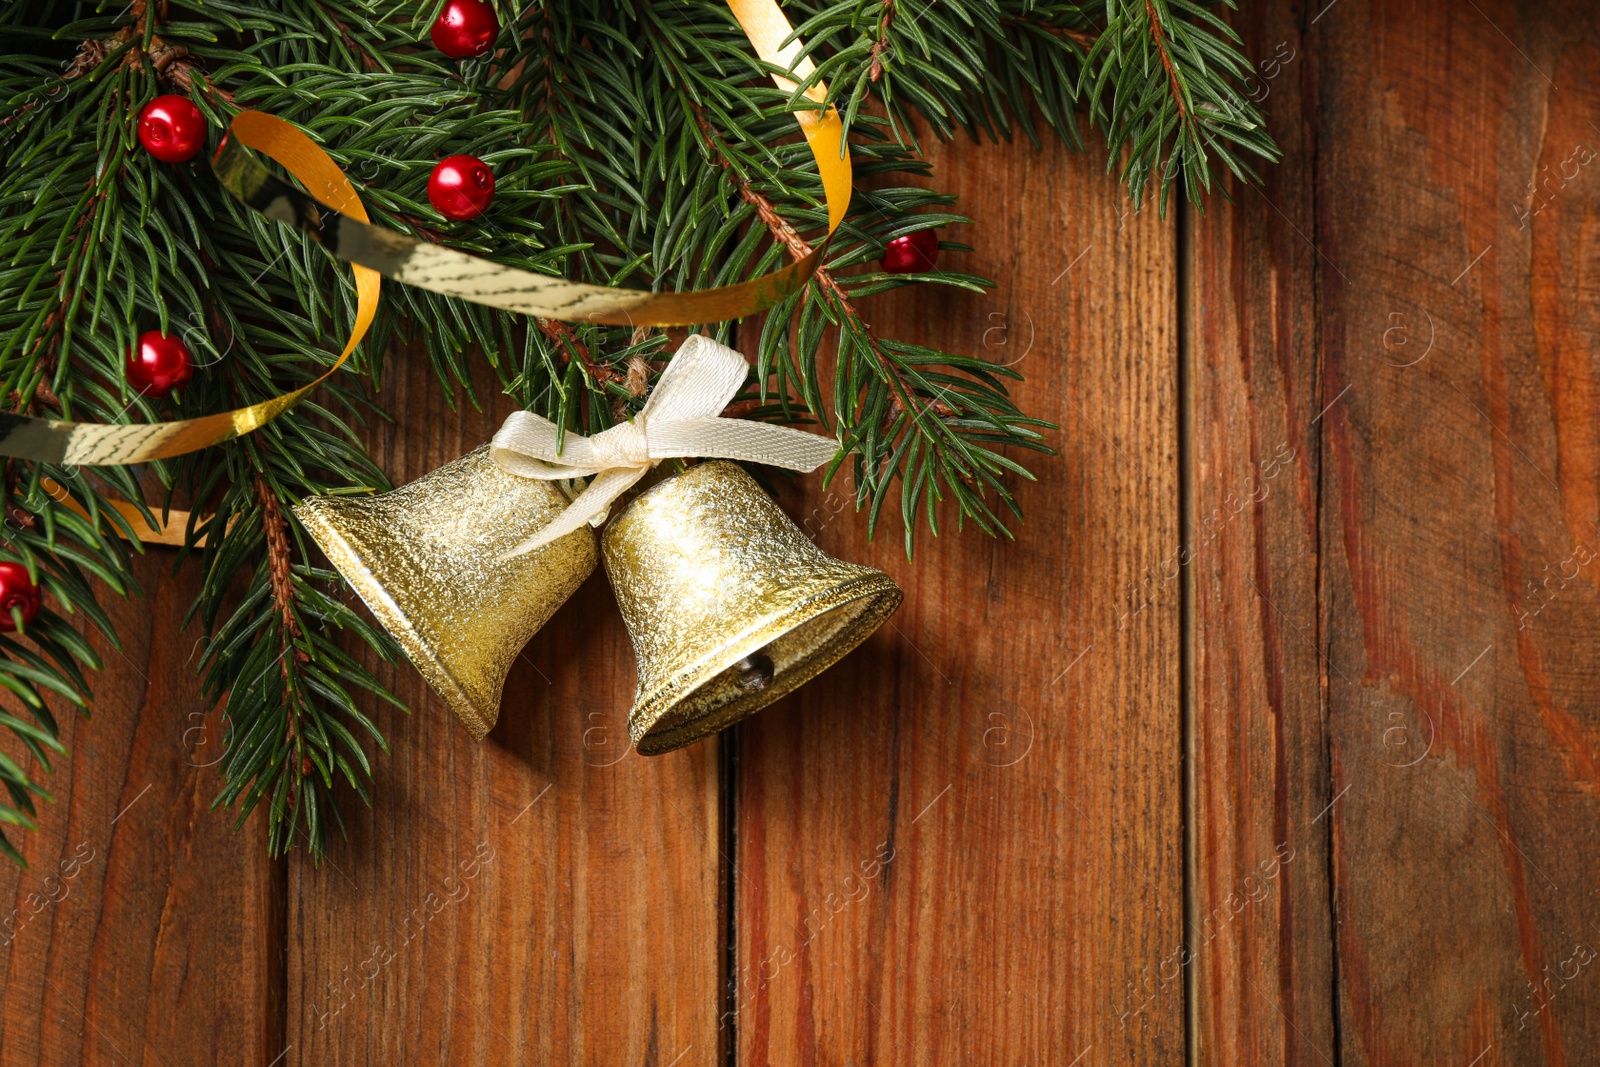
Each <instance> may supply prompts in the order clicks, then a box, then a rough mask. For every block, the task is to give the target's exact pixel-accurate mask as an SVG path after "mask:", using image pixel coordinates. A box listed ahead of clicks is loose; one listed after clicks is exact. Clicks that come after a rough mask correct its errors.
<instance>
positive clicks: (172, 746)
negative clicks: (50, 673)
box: [0, 548, 284, 1067]
mask: <svg viewBox="0 0 1600 1067" xmlns="http://www.w3.org/2000/svg"><path fill="white" fill-rule="evenodd" d="M171 571H172V553H171V552H170V551H168V550H166V549H161V548H156V549H152V550H151V551H150V553H149V554H148V555H147V556H146V557H145V558H144V559H141V560H139V561H138V563H137V565H136V571H135V573H136V575H137V577H138V580H139V582H140V583H141V585H142V586H143V588H144V590H145V597H144V599H142V600H131V601H119V600H117V599H116V598H115V597H113V596H110V595H109V594H108V595H107V597H106V604H107V607H108V608H109V609H110V611H111V614H112V616H113V618H114V619H115V621H116V624H117V631H118V633H119V634H120V636H121V637H122V641H123V649H122V651H121V652H118V651H117V650H116V649H115V648H112V647H111V646H110V645H109V644H108V643H107V642H106V641H105V640H103V639H101V638H99V637H98V636H96V637H95V638H94V644H95V647H96V649H97V651H99V653H100V655H101V657H102V658H103V659H104V661H105V669H104V670H103V671H101V672H100V673H99V674H98V675H96V676H95V677H94V679H93V681H94V688H95V693H96V695H97V697H98V699H97V702H96V704H95V706H94V718H93V719H92V720H89V721H84V720H83V719H81V718H78V717H77V716H74V715H72V714H71V713H70V712H67V711H65V710H64V709H58V717H59V718H60V720H61V724H62V739H63V740H64V741H65V742H66V744H67V745H68V747H69V750H70V757H69V758H68V759H66V760H63V761H61V762H59V763H58V764H57V766H56V772H55V773H54V774H53V775H51V776H49V777H48V778H47V779H46V780H45V781H46V787H47V788H48V789H50V790H51V792H52V793H53V794H54V796H55V797H56V800H55V802H54V803H52V804H47V805H45V806H44V808H43V809H42V811H41V818H40V828H39V830H38V831H36V832H34V833H23V834H17V835H15V837H14V840H16V841H18V842H19V844H20V847H21V848H22V850H23V852H24V853H25V854H26V856H27V857H28V862H29V864H30V868H31V869H30V870H28V871H20V870H18V869H17V868H15V867H14V866H13V865H12V864H10V863H5V862H0V902H3V903H0V1050H3V1051H4V1062H5V1063H6V1064H7V1065H8V1067H11V1065H17V1067H21V1065H24V1064H34V1063H40V1064H43V1063H50V1064H57V1063H68V1062H72V1063H118V1064H130V1063H132V1064H180V1063H183V1064H189V1063H194V1064H201V1063H205V1064H241V1065H244V1064H252V1065H255V1064H263V1063H267V1062H268V1061H270V1060H271V1059H272V1057H273V1056H275V1055H276V1054H277V1053H278V1052H279V1050H280V1049H282V1047H283V1005H282V1000H281V997H280V996H279V993H280V990H281V987H282V972H281V967H280V965H279V963H278V961H279V960H280V959H281V951H282V942H283V921H282V903H283V900H284V885H283V878H282V869H281V866H280V865H278V864H275V863H272V862H271V861H269V860H268V859H267V853H266V835H265V833H264V832H263V829H264V824H263V823H262V822H261V820H260V819H252V820H251V821H250V822H249V823H247V824H246V825H245V827H244V828H243V829H242V830H241V831H240V832H239V833H233V832H231V830H230V827H231V826H232V818H231V817H230V814H229V813H227V812H213V811H211V810H210V807H211V801H212V798H213V797H214V796H215V795H216V793H217V790H218V788H219V787H220V784H221V782H220V779H219V777H218V775H217V771H216V768H215V766H214V764H215V762H216V759H217V755H218V753H219V752H220V750H221V744H220V742H221V736H220V733H219V732H218V723H217V716H216V715H215V714H211V715H209V716H208V714H207V705H206V704H205V702H204V701H203V698H202V696H201V692H200V685H199V682H198V680H197V679H196V677H195V673H194V660H193V649H194V647H195V641H196V639H197V637H198V634H196V633H195V632H194V631H193V630H192V629H191V630H188V631H185V630H184V629H182V623H183V616H184V613H185V612H186V611H187V610H188V609H189V606H190V604H192V603H193V601H194V598H195V596H196V595H197V594H198V591H199V584H200V583H199V575H198V573H197V572H196V571H195V570H194V569H193V568H187V569H185V570H184V571H183V572H182V573H181V574H179V575H178V576H176V577H174V576H172V573H171Z"/></svg>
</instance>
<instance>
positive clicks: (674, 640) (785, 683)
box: [600, 462, 902, 756]
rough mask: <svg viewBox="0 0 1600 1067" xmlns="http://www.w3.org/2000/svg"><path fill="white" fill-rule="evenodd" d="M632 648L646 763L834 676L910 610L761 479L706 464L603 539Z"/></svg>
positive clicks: (631, 727) (656, 491) (886, 580)
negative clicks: (801, 522) (834, 553)
mask: <svg viewBox="0 0 1600 1067" xmlns="http://www.w3.org/2000/svg"><path fill="white" fill-rule="evenodd" d="M600 545H601V553H602V555H603V558H604V559H605V565H606V574H607V575H608V576H609V577H610V579H611V587H612V589H613V590H614V591H615V592H616V596H617V604H618V606H619V607H621V609H622V617H623V619H624V620H625V621H626V622H627V624H628V634H629V635H630V636H631V637H632V638H633V649H634V654H635V656H636V657H637V658H638V661H639V689H638V693H637V695H636V696H635V697H634V702H633V710H632V712H631V713H630V714H629V716H628V732H629V733H630V734H632V735H633V741H634V744H635V745H636V746H637V747H638V749H639V751H640V752H641V753H642V754H644V755H647V756H653V755H657V754H659V753H662V752H668V751H671V750H672V749H675V748H681V747H682V746H684V745H687V744H690V743H692V742H694V741H698V740H700V739H701V738H703V737H708V736H710V735H711V734H713V733H716V732H717V731H718V730H721V729H723V728H724V727H726V726H730V725H732V724H733V723H735V722H737V721H738V720H740V719H742V718H744V717H745V716H746V715H749V714H750V713H751V712H754V711H757V710H759V709H760V708H764V707H766V706H767V705H768V704H771V703H772V702H773V701H775V700H777V699H778V698H779V697H782V696H784V695H785V694H787V693H789V692H790V691H792V690H794V689H796V688H798V687H799V686H801V685H803V684H804V683H806V682H807V681H809V680H810V679H812V678H814V677H816V676H817V675H818V674H821V673H822V672H823V671H825V670H827V669H828V668H829V667H831V666H833V664H834V663H836V662H837V661H838V660H839V659H840V658H841V657H843V656H844V655H845V653H847V652H849V651H850V650H851V649H853V648H855V647H856V646H857V645H859V644H860V643H861V642H862V641H864V640H866V638H867V635H869V634H871V633H872V631H874V630H876V629H877V628H878V626H879V625H880V624H882V623H883V621H884V620H885V619H887V618H888V617H889V616H890V615H892V614H893V613H894V610H895V609H896V608H898V607H899V606H900V601H901V598H902V594H901V592H900V588H899V586H897V585H895V584H894V581H893V579H891V578H890V577H889V576H888V575H887V574H884V573H883V572H882V571H877V570H873V569H872V568H871V567H860V566H856V565H855V564H853V563H841V562H840V561H839V560H836V559H833V558H832V557H830V556H827V555H825V554H824V553H823V552H822V551H821V550H820V549H818V548H817V546H816V545H814V544H812V543H811V541H810V539H808V538H807V537H806V535H805V534H804V533H802V532H801V531H800V529H799V528H798V527H797V526H795V524H794V523H793V522H791V521H789V517H788V516H787V515H785V514H784V513H783V512H782V511H781V510H779V508H778V505H777V504H776V503H774V502H773V500H772V498H771V497H769V496H768V495H767V494H766V493H765V492H764V491H763V490H762V488H761V486H759V485H758V484H756V481H755V479H754V478H752V477H750V475H748V474H746V473H745V472H744V471H743V470H741V469H740V468H739V467H736V466H734V465H733V464H731V463H723V462H712V463H702V464H699V465H698V466H694V467H691V468H689V470H687V471H685V472H684V473H682V474H679V475H676V476H675V477H672V478H669V479H667V480H666V481H663V482H661V483H660V484H659V485H657V486H655V487H654V488H653V489H651V490H650V491H649V492H647V493H644V494H643V495H642V496H640V497H639V498H638V499H637V500H635V501H634V502H633V503H632V504H630V505H628V507H627V509H626V510H625V511H623V512H622V514H621V515H618V516H617V517H616V518H615V519H614V520H612V522H611V524H610V525H609V526H607V527H606V530H605V533H603V534H602V535H601V538H600Z"/></svg>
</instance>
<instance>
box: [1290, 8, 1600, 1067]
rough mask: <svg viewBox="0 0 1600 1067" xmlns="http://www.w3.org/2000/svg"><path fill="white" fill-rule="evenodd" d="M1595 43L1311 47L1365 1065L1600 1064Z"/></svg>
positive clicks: (1332, 667)
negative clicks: (1315, 70)
mask: <svg viewBox="0 0 1600 1067" xmlns="http://www.w3.org/2000/svg"><path fill="white" fill-rule="evenodd" d="M1597 21H1600V20H1597V18H1596V13H1595V11H1594V9H1593V7H1592V5H1581V4H1562V3H1534V4H1522V5H1517V6H1515V7H1513V6H1512V5H1510V4H1506V3H1490V2H1488V0H1480V2H1478V3H1474V4H1463V5H1456V4H1427V5H1417V4H1402V3H1373V4H1366V3H1347V4H1341V5H1340V6H1339V7H1338V8H1336V9H1334V10H1333V11H1332V12H1331V13H1329V14H1328V15H1327V16H1326V17H1325V18H1324V19H1323V20H1322V22H1321V24H1320V25H1319V32H1320V33H1321V34H1322V35H1323V37H1322V40H1323V56H1322V62H1321V67H1320V70H1319V75H1318V82H1319V85H1320V89H1319V95H1320V98H1321V106H1320V108H1319V110H1318V115H1319V131H1318V142H1319V144H1320V145H1321V148H1320V153H1319V162H1318V183H1317V188H1318V196H1319V226H1318V229H1317V232H1316V235H1315V236H1316V240H1317V241H1318V243H1319V245H1320V247H1321V249H1322V252H1323V254H1324V255H1325V256H1326V257H1327V260H1328V265H1327V268H1326V269H1325V270H1324V271H1323V272H1322V294H1323V307H1324V318H1323V321H1322V330H1321V343H1322V346H1323V351H1324V357H1325V377H1324V382H1323V391H1324V394H1325V395H1327V396H1328V397H1330V398H1333V397H1335V396H1338V395H1340V394H1341V393H1342V394H1343V399H1342V400H1340V401H1339V403H1338V404H1336V405H1334V406H1333V407H1332V408H1331V409H1330V410H1329V412H1328V415H1327V417H1326V418H1325V419H1324V420H1323V423H1322V427H1323V431H1322V432H1323V435H1324V454H1325V456H1326V457H1327V458H1326V461H1325V466H1324V471H1325V479H1324V490H1323V499H1324V500H1325V502H1326V505H1325V507H1324V510H1323V518H1322V543H1323V545H1324V546H1325V547H1324V552H1323V565H1324V568H1325V575H1324V581H1325V607H1324V611H1325V632H1326V635H1327V645H1328V657H1329V660H1330V663H1329V666H1328V668H1327V672H1328V673H1327V684H1328V692H1329V697H1328V699H1329V706H1330V715H1331V731H1332V736H1333V741H1334V745H1333V757H1334V758H1333V782H1332V786H1333V787H1334V790H1335V794H1334V795H1335V796H1337V797H1339V798H1340V799H1339V800H1338V802H1337V804H1335V805H1334V806H1333V807H1332V809H1331V810H1330V815H1331V817H1332V818H1333V820H1334V827H1335V832H1334V849H1335V852H1334V855H1335V862H1336V868H1335V882H1336V908H1337V914H1338V917H1339V927H1338V929H1339V943H1338V944H1339V973H1340V983H1341V985H1340V997H1339V1017H1340V1034H1341V1049H1340V1055H1341V1062H1343V1063H1344V1064H1348V1065H1358V1064H1390V1063H1461V1064H1467V1063H1471V1062H1474V1061H1478V1062H1482V1063H1501V1064H1505V1063H1548V1064H1573V1063H1596V1062H1600V966H1594V963H1593V961H1594V960H1595V959H1596V952H1597V949H1596V946H1597V945H1600V928H1597V927H1596V926H1595V921H1596V919H1597V916H1600V912H1597V909H1596V899H1595V885H1596V882H1597V879H1596V873H1597V870H1600V850H1597V849H1596V848H1595V843H1596V827H1597V826H1600V799H1597V795H1596V794H1597V792H1600V762H1597V755H1596V752H1597V748H1596V746H1597V742H1600V666H1597V663H1600V661H1597V659H1596V657H1595V654H1594V638H1595V634H1596V632H1597V631H1600V595H1597V582H1600V565H1597V564H1596V563H1595V562H1593V561H1592V556H1593V554H1594V552H1595V551H1596V546H1597V544H1600V529H1597V527H1596V521H1597V519H1600V514H1597V512H1596V500H1597V485H1600V469H1597V463H1596V456H1597V455H1600V425H1597V421H1596V407H1595V381H1596V375H1597V373H1600V357H1597V348H1596V343H1595V328H1596V318H1595V315H1596V312H1595V310H1594V308H1595V301H1594V281H1593V252H1592V234H1593V233H1594V232H1595V226H1596V220H1597V212H1596V207H1595V204H1596V201H1597V192H1600V166H1596V165H1595V164H1594V163H1593V162H1592V161H1593V160H1594V158H1595V149H1596V147H1597V146H1600V133H1597V131H1596V129H1595V125H1594V123H1595V120H1596V118H1597V116H1600V50H1597V48H1596V46H1595V44H1594V41H1595V31H1596V29H1597ZM1580 160H1581V162H1580ZM1547 168H1548V169H1547ZM1335 265H1336V268H1337V269H1335ZM1402 336H1408V337H1409V342H1408V344H1407V345H1406V346H1404V347H1401V346H1399V345H1398V344H1397V343H1396V342H1397V341H1398V340H1399V339H1401V337H1402ZM1547 579H1548V583H1549V584H1548V585H1546V584H1545V583H1546V580H1547Z"/></svg>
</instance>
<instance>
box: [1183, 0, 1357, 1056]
mask: <svg viewBox="0 0 1600 1067" xmlns="http://www.w3.org/2000/svg"><path fill="white" fill-rule="evenodd" d="M1299 23H1300V15H1299V14H1298V13H1297V12H1295V11H1294V10H1293V9H1292V8H1290V7H1288V6H1286V5H1278V4H1249V5H1246V6H1245V7H1244V8H1242V9H1241V10H1240V11H1239V12H1238V13H1237V17H1236V24H1237V25H1238V26H1239V28H1240V30H1241V31H1242V32H1243V34H1244V42H1245V43H1244V48H1245V52H1246V54H1247V55H1249V56H1250V57H1251V58H1252V59H1253V60H1254V62H1255V73H1254V76H1253V77H1252V79H1251V80H1250V81H1249V82H1247V83H1246V84H1245V86H1244V88H1245V90H1246V92H1247V93H1249V94H1250V95H1251V96H1252V97H1253V98H1254V99H1256V100H1258V101H1260V102H1261V103H1262V105H1263V106H1264V107H1265V108H1266V110H1267V112H1268V114H1269V115H1270V116H1271V130H1272V133H1273V135H1274V136H1275V137H1276V138H1277V140H1278V143H1279V145H1280V147H1281V148H1282V149H1283V152H1284V159H1283V161H1282V162H1281V163H1280V164H1279V165H1277V166H1273V167H1268V168H1265V169H1264V171H1263V174H1262V177H1263V184H1262V186H1261V187H1260V188H1253V187H1248V186H1244V185H1242V184H1239V183H1233V184H1231V186H1230V190H1229V191H1230V193H1231V195H1232V197H1233V202H1232V203H1229V202H1228V201H1226V200H1224V199H1223V198H1221V197H1214V198H1212V199H1211V200H1209V201H1207V203H1206V204H1205V212H1206V213H1205V214H1204V215H1200V214H1198V213H1197V212H1195V211H1194V210H1192V209H1190V210H1188V211H1186V217H1187V220H1188V223H1189V225H1188V236H1189V240H1188V245H1187V255H1186V257H1185V260H1184V262H1183V271H1184V275H1185V281H1186V287H1185V302H1184V315H1185V328H1186V333H1185V346H1184V347H1185V354H1186V359H1187V360H1188V366H1189V376H1188V389H1187V397H1186V408H1187V411H1188V413H1189V414H1188V433H1187V440H1188V442H1189V450H1190V451H1189V454H1188V456H1187V462H1186V464H1185V475H1186V477H1187V478H1188V479H1189V485H1190V487H1191V488H1190V496H1191V500H1192V502H1191V504H1190V507H1189V513H1188V515H1187V516H1186V521H1185V531H1184V543H1185V545H1186V547H1187V548H1188V549H1189V552H1188V554H1187V559H1186V560H1184V561H1183V562H1185V565H1186V576H1187V578H1188V580H1189V581H1190V582H1191V583H1192V597H1193V599H1192V604H1193V609H1192V621H1191V633H1192V642H1193V644H1192V660H1191V671H1190V675H1191V680H1190V694H1189V695H1190V700H1191V701H1192V705H1191V711H1190V722H1191V733H1192V742H1191V748H1190V752H1191V757H1192V764H1191V766H1192V776H1193V794H1192V801H1191V806H1190V809H1189V810H1190V813H1191V815H1190V819H1191V824H1190V828H1189V832H1190V835H1191V837H1190V841H1191V847H1190V854H1191V856H1192V871H1193V877H1192V893H1191V911H1190V915H1189V922H1188V924H1187V926H1186V929H1187V931H1188V949H1189V951H1190V953H1191V954H1192V962H1191V967H1192V968H1193V969H1194V979H1195V987H1194V988H1195V994H1196V996H1195V1001H1194V1013H1195V1031H1194V1033H1195V1040H1196V1049H1195V1052H1196V1057H1195V1062H1197V1063H1216V1064H1230V1065H1231V1064H1321V1063H1324V1062H1325V1061H1326V1060H1327V1059H1328V1058H1329V1057H1330V1056H1331V1055H1332V1054H1333V1052H1334V1048H1335V1033H1334V1014H1333V989H1334V986H1333V974H1334V961H1333V942H1332V928H1331V924H1330V921H1329V897H1328V828H1329V822H1330V820H1329V819H1328V818H1326V817H1325V816H1323V814H1322V813H1323V810H1324V809H1325V807H1326V806H1327V804H1328V801H1329V800H1330V799H1331V795H1332V794H1331V792H1330V790H1329V789H1328V775H1327V760H1328V753H1327V734H1326V729H1325V722H1324V711H1323V701H1322V673H1323V671H1322V661H1321V659H1320V655H1321V646H1320V641H1321V634H1320V630H1319V626H1318V602H1317V557H1318V542H1317V536H1318V525H1317V508H1318V504H1319V492H1318V490H1319V484H1320V474H1319V471H1320V464H1321V449H1320V438H1319V430H1320V425H1321V422H1322V421H1323V419H1324V418H1326V416H1323V415H1322V411H1323V408H1324V406H1325V405H1326V404H1328V403H1329V402H1330V401H1332V400H1333V399H1334V398H1333V397H1332V396H1331V394H1330V395H1329V396H1328V397H1324V396H1323V395H1322V392H1321V390H1320V389H1319V381H1318V367H1317V349H1316V343H1317V328H1316V327H1317V320H1316V310H1317V299H1316V288H1315V283H1316V280H1317V276H1318V275H1317V271H1318V267H1319V265H1320V261H1319V259H1318V255H1317V252H1316V249H1315V248H1314V247H1313V244H1312V240H1311V238H1310V236H1309V235H1310V234H1312V233H1313V232H1314V231H1315V229H1316V212H1315V202H1314V198H1313V190H1314V183H1313V177H1314V160H1315V152H1314V151H1313V149H1314V146H1315V140H1314V137H1313V133H1312V130H1311V128H1310V127H1311V122H1312V120H1313V118H1314V110H1313V109H1314V101H1315V92H1314V84H1315V83H1314V77H1313V72H1312V70H1311V64H1312V63H1314V61H1315V60H1314V57H1312V56H1311V55H1309V54H1308V52H1307V47H1308V46H1307V42H1306V40H1305V39H1304V38H1303V36H1302V34H1301V31H1300V26H1299ZM1334 280H1335V281H1337V278H1335V279H1334Z"/></svg>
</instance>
